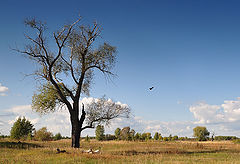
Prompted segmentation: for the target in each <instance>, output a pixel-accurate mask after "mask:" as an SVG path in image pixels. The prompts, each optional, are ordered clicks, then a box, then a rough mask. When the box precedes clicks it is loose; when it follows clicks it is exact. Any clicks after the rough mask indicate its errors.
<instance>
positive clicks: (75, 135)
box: [71, 117, 81, 148]
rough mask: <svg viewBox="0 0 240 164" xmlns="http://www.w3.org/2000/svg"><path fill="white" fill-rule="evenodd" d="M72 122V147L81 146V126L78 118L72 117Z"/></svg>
mask: <svg viewBox="0 0 240 164" xmlns="http://www.w3.org/2000/svg"><path fill="white" fill-rule="evenodd" d="M71 123H72V147H74V148H79V147H80V132H81V127H80V124H79V120H78V118H76V117H74V118H73V117H71Z"/></svg>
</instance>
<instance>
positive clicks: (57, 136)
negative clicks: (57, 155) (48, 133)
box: [53, 133, 63, 141]
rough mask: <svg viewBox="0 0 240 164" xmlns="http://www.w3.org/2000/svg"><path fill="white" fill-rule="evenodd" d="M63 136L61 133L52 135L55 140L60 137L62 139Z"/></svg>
mask: <svg viewBox="0 0 240 164" xmlns="http://www.w3.org/2000/svg"><path fill="white" fill-rule="evenodd" d="M62 138H63V137H62V135H61V133H57V134H56V135H55V136H54V137H53V139H54V140H55V141H56V140H60V139H62Z"/></svg>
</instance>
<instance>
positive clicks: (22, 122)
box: [10, 117, 34, 139]
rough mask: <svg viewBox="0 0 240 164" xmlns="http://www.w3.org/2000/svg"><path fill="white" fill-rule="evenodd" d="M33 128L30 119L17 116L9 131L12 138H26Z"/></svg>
mask: <svg viewBox="0 0 240 164" xmlns="http://www.w3.org/2000/svg"><path fill="white" fill-rule="evenodd" d="M33 130H34V128H33V125H32V124H31V122H30V121H28V120H27V119H26V118H25V117H23V118H21V117H19V118H18V119H17V121H16V122H15V123H14V124H13V126H12V128H11V132H10V137H11V138H12V139H21V138H22V139H26V138H27V137H28V136H29V135H32V132H33Z"/></svg>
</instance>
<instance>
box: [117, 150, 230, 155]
mask: <svg viewBox="0 0 240 164" xmlns="http://www.w3.org/2000/svg"><path fill="white" fill-rule="evenodd" d="M218 152H226V150H201V151H183V150H167V151H142V152H141V151H135V150H129V151H121V152H116V153H115V155H127V156H130V155H147V154H148V155H157V154H204V153H218Z"/></svg>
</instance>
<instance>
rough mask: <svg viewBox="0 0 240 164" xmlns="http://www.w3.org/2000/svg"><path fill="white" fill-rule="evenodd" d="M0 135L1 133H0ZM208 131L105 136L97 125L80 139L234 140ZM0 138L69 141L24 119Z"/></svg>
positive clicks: (122, 131)
mask: <svg viewBox="0 0 240 164" xmlns="http://www.w3.org/2000/svg"><path fill="white" fill-rule="evenodd" d="M0 134H1V133H0ZM209 134H210V133H209V131H208V130H207V128H206V127H202V126H197V127H195V128H194V129H193V137H195V138H189V137H179V136H177V135H174V136H173V135H171V134H170V135H169V136H162V135H161V133H160V132H155V133H154V135H153V136H152V134H151V133H150V132H145V133H139V132H136V131H135V130H134V129H131V128H130V127H129V126H128V127H124V128H122V129H120V128H117V129H116V130H115V131H114V134H105V130H104V126H103V125H98V126H97V127H96V130H95V137H89V136H88V135H87V136H86V137H81V138H82V139H85V141H90V140H91V139H96V140H98V141H110V140H118V141H119V140H123V141H152V140H155V141H186V140H197V141H207V140H212V141H213V140H217V141H221V140H236V139H238V137H236V136H213V135H212V136H211V137H209ZM0 138H11V139H16V140H36V141H52V140H60V139H70V137H63V136H62V135H61V133H57V134H55V135H53V133H52V132H50V131H48V130H47V128H46V127H42V128H40V129H38V130H35V128H34V125H33V124H32V123H31V122H30V121H29V120H27V119H26V118H25V117H23V118H21V117H19V118H18V119H17V120H16V121H15V122H14V124H13V126H12V128H11V131H10V136H7V135H0Z"/></svg>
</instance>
